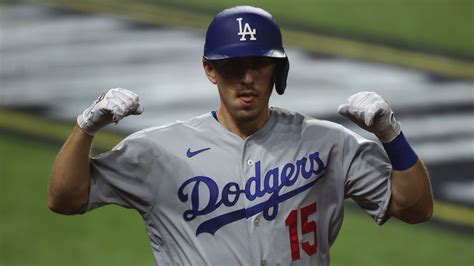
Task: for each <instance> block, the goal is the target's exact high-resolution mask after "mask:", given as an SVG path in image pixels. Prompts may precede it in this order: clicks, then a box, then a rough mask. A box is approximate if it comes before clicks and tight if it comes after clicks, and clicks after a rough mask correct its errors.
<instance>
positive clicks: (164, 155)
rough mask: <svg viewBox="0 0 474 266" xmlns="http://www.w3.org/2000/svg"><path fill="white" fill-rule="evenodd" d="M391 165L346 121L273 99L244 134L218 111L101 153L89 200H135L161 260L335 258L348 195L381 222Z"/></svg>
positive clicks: (315, 261)
mask: <svg viewBox="0 0 474 266" xmlns="http://www.w3.org/2000/svg"><path fill="white" fill-rule="evenodd" d="M390 173H391V166H390V164H389V160H388V158H387V156H386V154H385V152H384V150H383V149H382V148H381V146H380V145H379V144H377V143H375V142H372V141H369V140H366V139H364V138H362V137H360V136H358V135H357V134H355V133H353V132H351V131H349V130H348V129H346V128H344V127H342V126H340V125H338V124H334V123H331V122H328V121H322V120H317V119H314V118H311V117H308V116H305V115H303V114H299V113H294V112H290V111H287V110H283V109H280V108H273V111H272V114H271V116H270V119H269V120H268V122H267V123H266V124H265V126H264V127H263V128H261V129H260V130H259V131H257V132H256V133H255V134H253V135H251V136H249V137H248V138H246V139H241V138H240V137H238V136H236V135H234V134H232V133H231V132H229V131H228V130H226V129H225V128H224V127H223V126H222V125H221V124H220V123H219V122H218V121H216V119H215V118H214V117H213V115H212V114H211V113H209V114H204V115H202V116H199V117H196V118H193V119H191V120H189V121H187V122H178V123H174V124H171V125H166V126H162V127H155V128H149V129H145V130H142V131H139V132H137V133H134V134H132V135H130V136H129V137H127V138H126V139H124V140H123V141H122V142H121V143H120V144H118V145H117V146H116V147H115V148H114V149H113V150H112V151H109V152H106V153H104V154H102V155H99V156H97V157H95V158H93V160H92V181H91V190H90V197H89V204H88V208H87V210H92V209H94V208H97V207H99V206H102V205H106V204H118V205H121V206H124V207H128V208H134V209H136V210H138V212H139V213H140V214H141V215H142V217H143V220H144V222H145V225H146V229H147V232H148V236H149V239H150V242H151V246H152V249H153V253H154V257H155V260H156V263H157V264H160V265H178V264H179V265H191V264H192V265H263V264H266V265H277V264H279V265H288V264H291V263H294V264H303V265H309V264H311V265H328V264H329V248H330V246H331V245H332V244H333V242H334V240H335V239H336V236H337V234H338V232H339V229H340V227H341V225H342V220H343V207H344V205H343V201H344V199H345V198H348V197H350V198H352V199H353V200H355V201H356V202H357V203H358V204H359V205H360V206H361V207H362V208H363V209H364V210H365V211H366V212H367V213H368V214H369V215H370V216H372V217H373V218H374V219H375V221H376V222H377V223H379V224H381V223H383V222H384V221H385V220H386V219H387V218H388V212H387V208H388V204H389V201H390V196H391V187H390Z"/></svg>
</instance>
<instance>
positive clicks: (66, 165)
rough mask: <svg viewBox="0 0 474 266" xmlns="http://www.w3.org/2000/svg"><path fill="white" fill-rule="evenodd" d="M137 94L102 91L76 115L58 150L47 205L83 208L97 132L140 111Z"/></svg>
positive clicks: (74, 211) (58, 209) (54, 208)
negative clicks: (90, 153)
mask: <svg viewBox="0 0 474 266" xmlns="http://www.w3.org/2000/svg"><path fill="white" fill-rule="evenodd" d="M142 112H143V107H142V106H141V105H140V104H139V99H138V96H137V95H136V94H135V93H133V92H131V91H128V90H125V89H121V88H116V89H110V90H108V91H107V92H106V93H104V94H102V95H101V96H100V97H99V98H98V99H97V100H96V101H95V102H94V103H93V104H92V105H91V106H90V107H89V108H87V109H86V110H85V111H84V112H83V113H81V114H80V115H79V116H78V117H77V125H76V126H75V127H74V130H73V132H72V134H71V136H70V137H69V138H68V139H67V140H66V142H65V143H64V145H63V147H62V148H61V150H60V151H59V153H58V156H57V157H56V160H55V162H54V165H53V169H52V174H51V177H50V182H49V187H48V206H49V208H50V209H51V210H52V211H54V212H57V213H61V214H77V213H81V212H83V211H84V208H85V206H86V204H87V202H88V197H89V187H90V161H89V160H90V159H89V152H90V149H91V145H92V140H93V137H94V134H95V133H96V132H97V131H98V130H100V129H101V128H103V127H105V126H106V125H108V124H110V123H113V122H115V123H118V121H120V120H121V119H122V118H124V117H126V116H128V115H131V114H141V113H142Z"/></svg>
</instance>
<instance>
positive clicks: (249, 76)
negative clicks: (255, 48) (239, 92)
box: [240, 68, 257, 86]
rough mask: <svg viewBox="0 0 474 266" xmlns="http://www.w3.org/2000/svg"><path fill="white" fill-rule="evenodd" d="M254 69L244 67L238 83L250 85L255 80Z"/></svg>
mask: <svg viewBox="0 0 474 266" xmlns="http://www.w3.org/2000/svg"><path fill="white" fill-rule="evenodd" d="M256 74H257V73H256V71H255V70H253V69H251V68H245V69H244V70H243V71H242V75H241V77H240V83H241V84H242V85H245V86H252V85H253V84H254V82H255V78H256Z"/></svg>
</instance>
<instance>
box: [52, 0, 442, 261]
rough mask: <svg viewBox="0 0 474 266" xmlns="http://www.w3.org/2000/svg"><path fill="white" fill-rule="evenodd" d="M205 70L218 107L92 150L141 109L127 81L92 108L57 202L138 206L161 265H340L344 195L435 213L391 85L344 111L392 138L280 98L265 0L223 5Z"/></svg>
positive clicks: (380, 219) (378, 207)
mask: <svg viewBox="0 0 474 266" xmlns="http://www.w3.org/2000/svg"><path fill="white" fill-rule="evenodd" d="M203 68H204V71H205V74H206V76H207V78H208V79H209V81H210V82H211V83H212V84H215V85H216V87H217V89H218V92H219V98H220V105H219V108H218V109H217V110H215V111H210V112H209V113H206V114H203V115H201V116H198V117H195V118H192V119H190V120H188V121H185V122H177V123H174V124H170V125H165V126H158V127H152V128H147V129H144V130H141V131H138V132H136V133H134V134H132V135H130V136H128V137H127V138H125V139H124V140H123V141H122V142H121V143H119V144H118V145H117V146H116V147H115V148H113V149H112V150H111V151H108V152H105V153H103V154H101V155H99V156H97V157H94V158H89V151H90V147H91V142H92V139H93V137H94V134H95V133H96V132H97V131H98V130H100V129H101V128H103V127H104V126H106V125H107V124H110V123H117V122H119V121H120V120H121V119H122V118H124V117H126V116H129V115H138V114H140V113H142V112H143V107H142V106H141V105H140V103H139V98H138V96H137V95H136V94H135V93H133V92H131V91H129V90H125V89H120V88H115V89H110V90H108V91H107V92H106V93H104V94H103V95H101V96H100V97H99V98H98V99H97V100H96V101H95V102H94V103H93V104H92V105H91V106H90V107H89V108H87V109H85V111H84V112H83V113H81V114H80V115H79V116H78V117H77V126H76V127H75V128H74V130H73V132H72V135H71V136H70V137H69V139H68V140H67V141H66V143H65V144H64V146H63V148H62V149H61V151H60V152H59V154H58V157H57V159H56V161H55V164H54V167H53V171H52V176H51V180H50V184H49V207H50V208H51V209H52V210H53V211H55V212H58V213H62V214H78V213H84V212H88V211H91V210H93V209H95V208H98V207H101V206H104V205H107V204H118V205H121V206H124V207H126V208H133V209H136V210H137V211H138V212H139V213H140V215H141V216H142V217H143V220H144V222H145V225H146V230H147V233H148V236H149V239H150V244H151V246H152V250H153V254H154V258H155V261H156V263H157V264H159V265H175V264H176V265H288V264H302V265H310V264H311V265H329V250H330V247H331V245H332V244H333V243H334V241H335V239H336V237H337V235H338V232H339V230H340V228H341V225H342V220H343V207H344V205H343V202H344V199H346V198H352V199H353V200H354V201H355V202H356V203H357V204H358V205H359V206H360V207H361V208H362V209H363V210H365V211H366V212H367V213H368V214H369V215H370V216H371V217H372V218H373V219H374V220H375V221H376V222H377V223H378V224H383V223H384V222H385V221H387V219H388V218H389V217H391V216H394V217H396V218H398V219H401V220H403V221H405V222H408V223H418V222H422V221H426V220H428V219H430V217H431V214H432V205H433V203H432V193H431V187H430V183H429V178H428V176H427V173H426V171H425V168H424V166H423V164H422V162H421V161H420V160H419V159H418V157H417V155H416V154H415V152H414V151H413V149H412V148H411V147H410V145H409V144H408V142H407V141H406V139H405V137H404V135H403V132H402V131H401V128H400V124H399V123H398V122H397V120H396V119H395V116H394V114H393V112H392V110H391V108H390V106H389V105H388V104H387V103H386V102H385V101H384V99H382V97H381V96H379V95H378V94H376V93H373V92H360V93H357V94H355V95H352V96H350V97H349V98H348V100H347V102H346V103H344V104H342V105H341V106H339V108H338V112H339V113H340V114H341V115H344V116H347V117H348V118H349V119H351V120H352V121H354V122H355V123H356V124H358V125H359V126H361V127H362V128H364V129H366V130H368V131H370V132H372V133H374V134H375V135H376V136H377V137H378V139H379V140H380V142H381V143H382V145H381V144H380V143H376V142H373V141H369V140H367V139H364V138H362V137H360V136H359V135H357V134H356V133H354V132H352V131H350V130H348V129H346V128H344V127H343V126H341V125H338V124H335V123H332V122H329V121H323V120H318V119H315V118H312V117H309V116H307V115H304V114H301V113H298V112H293V111H289V110H285V109H281V108H277V107H269V98H270V95H271V94H272V91H273V87H274V88H275V90H276V92H277V93H278V94H283V93H284V91H285V88H286V80H287V75H288V70H289V62H288V57H287V55H286V53H285V51H284V49H283V45H282V38H281V33H280V29H279V27H278V25H277V24H276V23H275V21H274V20H273V18H272V16H271V15H270V14H269V13H267V12H266V11H264V10H262V9H259V8H255V7H250V6H239V7H233V8H229V9H226V10H224V11H222V12H220V13H219V14H217V16H216V17H215V18H214V20H213V21H212V22H211V24H210V25H209V28H208V30H207V34H206V42H205V46H204V56H203Z"/></svg>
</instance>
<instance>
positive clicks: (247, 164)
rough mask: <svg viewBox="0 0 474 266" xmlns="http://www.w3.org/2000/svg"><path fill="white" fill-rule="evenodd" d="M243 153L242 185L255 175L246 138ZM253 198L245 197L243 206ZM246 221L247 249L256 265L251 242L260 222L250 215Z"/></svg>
mask: <svg viewBox="0 0 474 266" xmlns="http://www.w3.org/2000/svg"><path fill="white" fill-rule="evenodd" d="M242 148H243V154H242V159H243V160H242V168H243V169H242V170H243V171H242V173H243V176H242V179H243V180H244V184H243V187H245V186H246V183H247V182H248V180H249V178H251V177H252V176H254V175H255V161H254V159H255V158H252V155H253V154H254V149H253V148H254V145H253V144H252V142H251V141H250V140H247V141H245V143H244V144H243V147H242ZM255 202H256V201H255V200H254V201H250V200H248V199H247V198H245V208H250V207H252V205H254V204H255ZM246 221H247V223H248V233H249V237H250V239H249V241H250V242H249V251H250V253H251V254H252V258H253V260H254V261H255V263H254V264H257V265H258V257H259V256H258V255H257V256H256V254H258V252H257V250H256V247H255V246H253V243H257V239H255V237H256V236H255V228H256V227H258V225H259V224H260V220H259V219H258V218H257V219H256V220H255V219H252V218H251V217H248V219H246Z"/></svg>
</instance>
